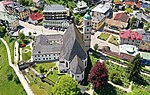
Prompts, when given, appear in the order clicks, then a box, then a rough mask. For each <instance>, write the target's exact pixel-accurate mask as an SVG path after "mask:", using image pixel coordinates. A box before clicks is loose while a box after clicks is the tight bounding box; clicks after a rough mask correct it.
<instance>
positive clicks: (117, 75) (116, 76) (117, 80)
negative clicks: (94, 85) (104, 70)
mask: <svg viewBox="0 0 150 95" xmlns="http://www.w3.org/2000/svg"><path fill="white" fill-rule="evenodd" d="M110 79H111V81H112V82H113V83H115V84H118V85H122V81H121V79H120V73H118V72H113V73H111V75H110Z"/></svg>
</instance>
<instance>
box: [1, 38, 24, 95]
mask: <svg viewBox="0 0 150 95" xmlns="http://www.w3.org/2000/svg"><path fill="white" fill-rule="evenodd" d="M10 74H11V75H13V77H12V80H8V76H7V75H10ZM15 78H17V76H16V74H15V72H14V71H13V69H12V68H11V67H10V66H9V64H8V59H7V51H6V48H5V46H4V44H3V43H2V42H1V41H0V95H26V92H25V91H24V88H23V87H22V85H21V84H20V83H19V84H17V83H16V82H15V81H14V79H15Z"/></svg>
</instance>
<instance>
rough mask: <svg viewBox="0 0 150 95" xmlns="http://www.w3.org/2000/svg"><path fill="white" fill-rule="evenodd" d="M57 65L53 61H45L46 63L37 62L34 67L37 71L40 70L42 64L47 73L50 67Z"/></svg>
mask: <svg viewBox="0 0 150 95" xmlns="http://www.w3.org/2000/svg"><path fill="white" fill-rule="evenodd" d="M55 65H56V64H55V63H53V62H44V63H37V64H35V65H34V66H33V67H34V69H35V70H36V71H38V72H40V67H41V66H42V67H43V68H44V70H45V71H46V72H44V73H47V71H48V70H49V69H50V68H52V67H54V66H55Z"/></svg>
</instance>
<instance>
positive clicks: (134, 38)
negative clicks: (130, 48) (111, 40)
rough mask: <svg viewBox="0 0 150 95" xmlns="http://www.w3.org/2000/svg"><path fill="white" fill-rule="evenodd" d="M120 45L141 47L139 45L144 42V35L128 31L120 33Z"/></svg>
mask: <svg viewBox="0 0 150 95" xmlns="http://www.w3.org/2000/svg"><path fill="white" fill-rule="evenodd" d="M120 41H121V42H120V44H121V45H122V44H129V45H135V46H139V44H140V43H141V42H142V34H140V33H138V32H135V31H131V30H127V31H121V32H120Z"/></svg>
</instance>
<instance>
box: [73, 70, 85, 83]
mask: <svg viewBox="0 0 150 95" xmlns="http://www.w3.org/2000/svg"><path fill="white" fill-rule="evenodd" d="M70 76H71V77H72V78H74V79H75V80H77V81H82V80H83V79H84V71H83V72H82V73H81V74H74V73H73V72H71V71H70Z"/></svg>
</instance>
